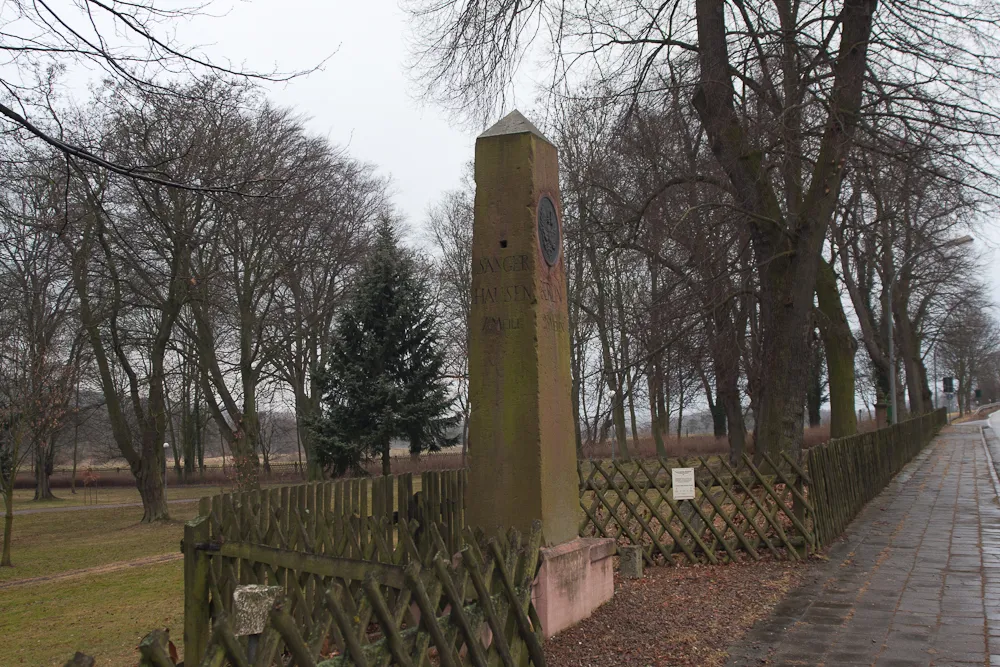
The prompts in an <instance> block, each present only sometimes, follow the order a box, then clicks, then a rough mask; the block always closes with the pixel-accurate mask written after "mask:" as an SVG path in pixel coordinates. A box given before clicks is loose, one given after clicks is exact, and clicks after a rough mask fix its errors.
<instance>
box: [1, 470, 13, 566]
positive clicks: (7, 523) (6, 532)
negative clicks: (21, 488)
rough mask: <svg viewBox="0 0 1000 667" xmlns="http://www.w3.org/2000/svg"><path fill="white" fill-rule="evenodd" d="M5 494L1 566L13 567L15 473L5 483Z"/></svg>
mask: <svg viewBox="0 0 1000 667" xmlns="http://www.w3.org/2000/svg"><path fill="white" fill-rule="evenodd" d="M5 487H6V488H5V489H4V494H3V509H4V512H3V555H2V556H0V567H13V566H14V563H13V562H11V559H10V541H11V538H12V537H13V533H14V475H13V471H12V474H11V478H10V481H9V483H7V484H6V485H5Z"/></svg>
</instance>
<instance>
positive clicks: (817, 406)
mask: <svg viewBox="0 0 1000 667" xmlns="http://www.w3.org/2000/svg"><path fill="white" fill-rule="evenodd" d="M822 407H823V351H822V350H821V349H820V345H819V340H814V341H813V350H812V353H811V354H810V362H809V385H808V387H807V388H806V412H807V413H808V415H809V427H810V428H815V427H817V426H819V425H820V423H821V422H822Z"/></svg>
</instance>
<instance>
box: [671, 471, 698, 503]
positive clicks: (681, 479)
mask: <svg viewBox="0 0 1000 667" xmlns="http://www.w3.org/2000/svg"><path fill="white" fill-rule="evenodd" d="M670 482H671V484H672V485H673V487H674V500H694V468H673V469H672V470H671V471H670Z"/></svg>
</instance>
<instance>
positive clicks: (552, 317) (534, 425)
mask: <svg viewBox="0 0 1000 667" xmlns="http://www.w3.org/2000/svg"><path fill="white" fill-rule="evenodd" d="M475 177H476V200H475V225H474V228H473V241H472V307H471V310H470V314H469V397H470V404H471V416H470V423H469V440H470V443H471V448H472V449H471V453H472V462H471V468H470V471H469V485H468V487H467V491H466V493H467V496H468V497H467V498H466V503H465V504H466V513H467V515H466V516H467V521H468V523H469V525H472V526H481V527H483V528H484V529H487V530H489V529H492V528H493V527H496V526H504V527H511V526H513V527H516V528H518V529H519V530H520V531H521V532H522V533H524V534H527V532H528V531H529V530H530V527H531V523H532V522H533V521H534V520H536V519H540V520H541V521H542V534H543V537H544V540H545V544H546V547H547V548H546V549H543V552H542V566H541V570H540V572H539V577H538V580H537V581H536V583H535V592H534V598H535V603H536V608H537V609H538V612H539V617H540V619H541V621H542V627H543V629H544V630H545V633H546V635H551V634H554V633H555V632H558V631H559V630H561V629H563V628H565V627H568V626H569V625H572V624H573V623H575V622H576V621H578V620H580V619H582V618H585V617H587V616H589V615H590V613H591V611H592V610H593V609H594V608H595V607H596V606H598V605H599V604H601V603H603V602H604V601H606V600H607V599H609V598H610V597H611V595H613V593H614V583H613V579H612V570H611V558H610V556H611V555H613V554H614V551H615V547H614V543H613V541H611V540H596V539H581V538H579V537H577V531H578V526H579V515H580V513H581V509H580V501H579V492H578V478H577V469H576V446H575V441H574V437H575V436H574V428H573V411H572V405H571V399H570V387H571V376H570V347H569V321H568V320H569V310H568V306H567V302H566V265H565V260H564V258H563V253H562V246H563V235H562V210H561V206H560V201H559V162H558V154H557V151H556V148H555V146H553V145H552V144H551V143H550V142H549V141H548V140H547V139H546V138H545V137H544V136H543V135H542V133H541V132H539V131H538V129H537V128H535V127H534V126H533V125H532V124H531V123H530V122H528V120H527V119H526V118H525V117H524V116H522V115H521V114H520V113H519V112H517V111H514V112H512V113H510V114H509V115H507V116H506V117H504V118H503V119H502V120H501V121H500V122H498V123H497V124H496V125H494V126H493V127H491V128H490V129H488V130H487V131H486V132H484V133H483V134H482V135H480V136H479V138H478V139H477V140H476V162H475Z"/></svg>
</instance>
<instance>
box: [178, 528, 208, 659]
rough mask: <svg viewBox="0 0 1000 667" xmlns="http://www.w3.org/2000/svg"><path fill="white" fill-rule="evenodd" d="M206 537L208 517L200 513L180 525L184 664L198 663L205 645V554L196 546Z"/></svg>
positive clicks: (206, 641)
mask: <svg viewBox="0 0 1000 667" xmlns="http://www.w3.org/2000/svg"><path fill="white" fill-rule="evenodd" d="M208 540H209V518H208V516H207V515H204V514H203V515H201V516H199V517H198V518H196V519H194V520H192V521H188V522H187V523H186V524H184V660H185V663H186V664H188V665H198V664H201V659H202V657H204V655H205V649H206V648H207V647H208V635H209V631H210V628H209V614H210V606H209V600H208V575H209V572H208V568H209V567H210V565H209V557H208V554H206V553H205V552H204V551H203V550H199V549H198V548H197V545H198V544H199V543H201V544H204V543H207V542H208Z"/></svg>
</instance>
